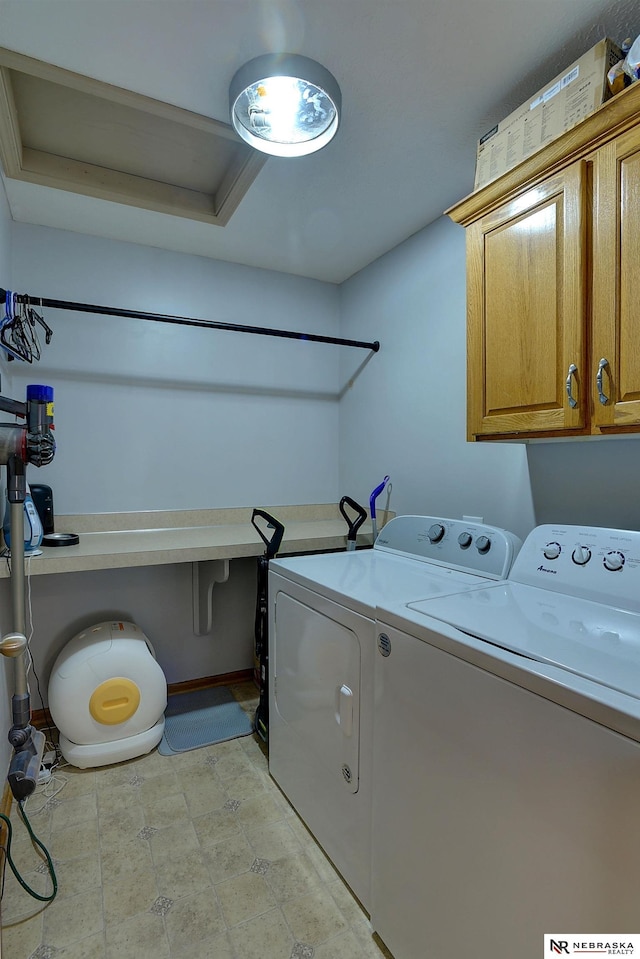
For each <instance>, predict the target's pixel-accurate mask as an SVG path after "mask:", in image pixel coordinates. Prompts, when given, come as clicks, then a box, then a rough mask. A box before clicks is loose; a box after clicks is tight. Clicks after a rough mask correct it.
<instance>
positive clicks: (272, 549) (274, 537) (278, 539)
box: [251, 509, 284, 559]
mask: <svg viewBox="0 0 640 959" xmlns="http://www.w3.org/2000/svg"><path fill="white" fill-rule="evenodd" d="M256 516H260V517H262V519H264V520H266V521H267V523H268V524H269V526H272V527H273V533H272V534H271V536H270V537H269V536H265V534H264V533H263V532H262V530H261V529H260V527H259V526H258V524H257V523H256V521H255V520H256ZM251 523H252V525H253V528H254V529H255V531H256V532H257V534H258V536H259V537H260V539H261V540H262V542H263V543H264V545H265V546H266V547H267V551H266V553H265V556H266V557H267V559H273V557H274V556H275V555H276V553H277V552H278V550H279V549H280V544H281V543H282V537H283V536H284V526H283V525H282V523H279V522H278V520H277V519H275V517H274V516H271V514H270V513H267V512H265V510H263V509H254V511H253V513H252V514H251Z"/></svg>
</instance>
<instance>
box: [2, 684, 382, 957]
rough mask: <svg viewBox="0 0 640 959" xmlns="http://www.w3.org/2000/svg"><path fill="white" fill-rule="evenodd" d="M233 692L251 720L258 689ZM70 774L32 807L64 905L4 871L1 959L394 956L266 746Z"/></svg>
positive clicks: (24, 853)
mask: <svg viewBox="0 0 640 959" xmlns="http://www.w3.org/2000/svg"><path fill="white" fill-rule="evenodd" d="M233 691H234V694H235V695H236V697H237V698H238V699H239V700H240V702H241V703H242V704H243V706H244V707H245V708H246V709H247V710H248V711H249V712H251V713H253V709H254V707H255V686H253V685H252V684H251V683H249V684H243V685H241V686H237V687H233ZM60 776H64V777H65V779H66V780H67V782H66V785H65V786H64V788H63V789H62V790H61V791H60V792H59V793H58V794H57V795H56V796H54V797H53V798H50V799H47V797H46V795H42V794H41V793H40V790H38V792H36V793H35V794H34V795H33V796H32V797H31V798H30V799H29V801H28V803H27V805H26V812H27V815H28V816H29V818H30V821H31V824H32V828H33V830H34V832H35V834H36V835H37V836H38V838H40V839H41V840H42V842H43V843H44V844H45V846H46V847H47V849H48V850H49V852H50V854H51V856H52V858H53V861H54V865H55V869H56V873H57V877H58V883H59V891H58V895H57V897H56V899H55V900H54V901H53V902H52V903H50V904H49V905H46V906H45V905H44V904H43V903H39V902H37V901H36V900H34V899H32V898H31V897H30V896H29V895H28V894H27V893H26V892H25V891H24V890H23V889H22V888H21V887H20V886H19V885H18V883H17V881H16V879H15V878H14V876H13V874H12V872H11V870H10V869H9V867H8V866H7V869H6V875H5V886H4V893H3V898H2V921H3V928H2V956H3V959H116V957H117V959H129V957H131V959H134V957H135V959H165V957H170V959H311V957H313V959H382V957H389V953H388V952H387V951H386V950H385V949H384V947H383V946H382V944H381V943H379V942H378V941H377V940H376V939H375V937H372V935H371V931H370V928H369V925H368V922H367V917H366V915H365V914H364V913H363V911H362V910H361V908H360V906H359V904H358V903H357V901H356V900H355V899H354V898H353V897H352V896H351V893H350V892H349V890H348V888H347V887H346V886H345V885H344V884H343V882H342V880H341V879H340V878H339V876H338V874H337V873H336V872H335V871H334V869H333V867H332V866H331V864H330V862H329V861H328V860H327V859H326V857H325V856H324V854H323V853H322V851H321V849H320V848H319V846H318V845H317V844H316V843H315V842H314V840H313V838H312V837H311V835H310V834H309V833H308V832H307V830H306V829H305V827H304V826H303V824H302V822H301V821H300V820H299V819H298V817H297V816H296V814H295V813H294V811H293V810H292V808H291V807H290V806H289V805H288V803H287V801H286V800H285V798H284V797H283V795H282V793H281V792H280V791H279V789H278V788H277V787H276V786H275V784H274V783H273V782H272V781H271V780H270V778H269V775H268V770H267V761H266V759H265V756H264V752H263V749H262V745H261V743H260V742H259V740H258V739H257V738H256V737H254V736H246V737H243V738H241V739H235V740H233V741H231V742H227V743H220V744H219V745H217V746H209V747H205V748H202V749H196V750H193V751H191V752H188V753H181V754H178V755H176V756H171V757H164V756H160V755H159V754H158V753H157V751H156V750H154V751H153V752H152V753H150V754H149V755H147V756H144V757H141V758H139V759H135V760H131V761H129V762H125V763H121V764H119V765H117V766H107V767H103V768H100V769H96V770H79V769H75V768H73V767H65V768H63V769H61V770H60ZM40 789H42V787H40ZM51 791H52V790H51V788H50V787H49V792H51ZM12 822H13V823H14V839H13V845H12V853H13V859H14V862H15V863H16V865H17V867H18V868H19V869H20V871H21V873H22V875H23V877H24V879H25V880H26V882H27V883H28V884H29V885H30V886H31V887H32V888H33V889H35V890H36V891H38V892H40V893H41V894H43V895H46V894H48V893H49V892H50V891H51V885H50V880H49V877H48V875H47V874H45V871H44V870H45V867H44V864H43V861H42V858H41V857H39V856H37V855H36V852H35V851H34V849H33V847H32V846H31V844H30V842H29V837H28V834H27V832H26V830H25V828H24V825H23V824H22V822H21V821H19V817H18V814H17V810H16V809H15V806H14V810H13V813H12Z"/></svg>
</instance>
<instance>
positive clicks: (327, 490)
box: [13, 224, 340, 513]
mask: <svg viewBox="0 0 640 959" xmlns="http://www.w3.org/2000/svg"><path fill="white" fill-rule="evenodd" d="M13 283H14V284H15V288H16V289H17V290H20V291H24V292H29V293H32V294H33V295H42V296H45V297H49V298H55V299H64V300H73V301H79V302H83V303H94V304H98V305H107V306H123V307H126V308H128V309H133V310H140V311H149V312H157V313H169V314H178V315H183V316H193V317H198V318H202V319H208V320H217V321H221V322H231V323H238V324H245V325H252V326H265V327H271V328H283V329H290V330H302V331H304V332H315V333H321V334H328V335H336V334H337V333H338V326H339V314H338V308H339V298H338V291H337V288H336V287H335V286H333V285H331V284H327V283H320V282H317V281H314V280H304V279H301V278H299V277H293V276H288V275H284V274H277V273H272V272H269V271H265V270H255V269H251V268H249V267H244V266H237V265H235V264H229V263H221V262H219V261H215V260H210V259H206V258H203V257H195V256H188V255H185V254H176V253H169V252H167V251H164V250H157V249H152V248H150V247H141V246H136V245H134V244H128V243H122V242H119V241H112V240H105V239H99V238H95V237H88V236H80V235H79V234H75V233H68V232H65V231H59V230H53V229H48V228H43V227H33V226H28V225H24V224H15V225H14V229H13ZM46 319H47V322H48V323H49V325H50V326H51V327H52V328H53V329H54V336H53V340H52V343H51V345H50V346H48V347H45V348H44V349H43V356H42V360H41V362H40V363H39V364H38V367H37V368H36V367H34V368H24V367H23V368H21V369H20V370H16V371H15V372H14V384H15V385H14V390H15V391H17V392H16V396H17V395H19V394H20V393H21V391H22V390H23V388H24V385H26V383H28V382H34V376H37V377H38V379H37V380H35V381H36V382H45V383H48V384H50V385H52V386H53V387H54V390H55V420H56V437H57V442H58V452H57V454H56V458H55V460H54V461H53V463H52V464H51V465H50V466H47V467H43V468H42V469H41V470H39V471H37V479H36V474H35V471H33V472H32V470H30V471H29V478H30V479H31V481H33V482H36V481H38V482H42V483H47V484H49V485H50V486H52V488H53V491H54V502H55V508H56V510H57V511H58V512H59V513H88V512H110V511H115V512H121V511H126V510H139V509H181V508H209V507H228V506H247V505H259V504H262V505H268V504H270V505H277V504H297V503H328V502H334V501H335V499H336V495H337V490H338V393H339V388H340V384H339V379H338V354H339V350H340V348H339V347H336V346H329V345H325V344H318V343H310V342H302V341H299V340H285V339H279V338H266V337H262V336H250V335H246V334H240V333H229V332H220V331H211V330H202V329H197V328H188V327H179V326H169V325H165V324H159V323H150V322H146V321H142V320H125V319H120V318H117V317H104V316H95V315H87V314H83V313H71V312H62V311H58V310H51V311H48V312H47V316H46Z"/></svg>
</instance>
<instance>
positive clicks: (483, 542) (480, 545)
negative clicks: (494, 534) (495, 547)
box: [476, 536, 491, 553]
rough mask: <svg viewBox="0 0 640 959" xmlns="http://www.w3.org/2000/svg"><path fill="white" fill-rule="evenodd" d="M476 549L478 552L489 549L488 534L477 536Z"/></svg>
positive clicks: (486, 551)
mask: <svg viewBox="0 0 640 959" xmlns="http://www.w3.org/2000/svg"><path fill="white" fill-rule="evenodd" d="M476 549H477V550H478V552H479V553H488V552H489V550H490V549H491V540H490V539H489V537H488V536H478V538H477V540H476Z"/></svg>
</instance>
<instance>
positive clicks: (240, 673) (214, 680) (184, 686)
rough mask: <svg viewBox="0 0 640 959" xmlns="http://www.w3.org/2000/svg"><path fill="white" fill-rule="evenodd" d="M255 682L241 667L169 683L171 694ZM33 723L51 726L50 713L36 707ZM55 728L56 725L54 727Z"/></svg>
mask: <svg viewBox="0 0 640 959" xmlns="http://www.w3.org/2000/svg"><path fill="white" fill-rule="evenodd" d="M249 681H251V682H255V679H254V675H253V669H239V670H236V672H234V673H221V674H220V675H219V676H201V677H200V678H199V679H187V680H186V681H185V682H183V683H169V684H168V686H167V692H168V694H169V696H174V695H175V694H176V693H192V692H194V690H196V689H209V688H211V687H212V686H230V685H233V684H234V683H246V682H249ZM31 723H32V725H33V726H35V727H36V729H46V728H49V727H50V723H49V716H48V713H47V712H45V710H44V709H34V710H33V712H32V714H31ZM53 728H55V727H53Z"/></svg>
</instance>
